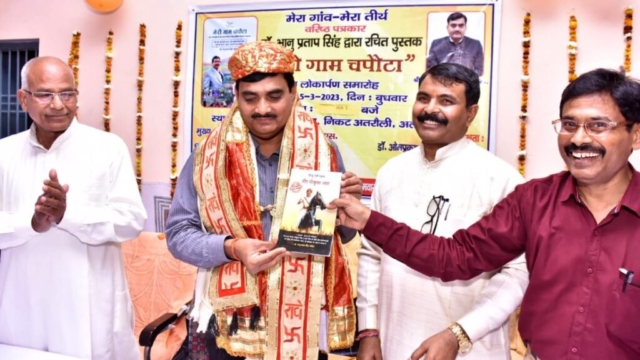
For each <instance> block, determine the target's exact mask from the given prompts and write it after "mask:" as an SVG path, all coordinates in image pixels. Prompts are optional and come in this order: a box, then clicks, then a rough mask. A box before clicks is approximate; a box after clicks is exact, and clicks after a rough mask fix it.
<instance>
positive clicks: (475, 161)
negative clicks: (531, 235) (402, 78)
mask: <svg viewBox="0 0 640 360" xmlns="http://www.w3.org/2000/svg"><path fill="white" fill-rule="evenodd" d="M479 97H480V83H479V80H478V75H477V74H476V73H475V72H473V70H471V69H469V68H467V67H464V66H462V65H459V64H453V63H444V64H439V65H436V66H434V67H431V68H430V69H429V70H427V72H426V73H425V74H423V75H422V77H421V78H420V82H419V89H418V91H417V94H416V98H415V103H414V105H413V127H414V128H415V130H416V132H417V134H418V136H419V137H420V139H421V144H420V145H419V146H418V147H416V148H415V149H413V150H410V151H408V152H406V153H403V154H401V155H398V156H397V157H395V158H393V159H391V160H389V161H388V162H387V163H386V164H385V165H384V166H383V167H382V168H381V169H380V171H379V172H378V175H377V180H376V186H375V188H374V193H373V197H372V208H373V209H374V210H377V211H380V212H381V213H383V214H385V215H387V216H389V217H391V218H393V219H395V220H397V221H401V222H403V223H406V224H407V225H409V226H410V227H411V228H413V229H416V230H420V231H422V232H424V233H431V234H436V235H440V236H451V235H452V234H453V233H454V232H456V231H457V230H459V229H464V228H466V227H467V226H469V225H471V224H473V223H474V222H475V221H477V220H478V219H480V218H481V217H482V216H483V215H484V214H487V213H489V212H490V211H491V209H492V208H493V206H494V205H495V204H497V203H498V202H499V201H500V200H502V199H503V198H504V197H505V196H506V195H507V194H508V193H510V192H511V191H512V190H513V188H514V187H515V186H516V185H518V184H520V183H522V182H523V181H524V180H523V179H522V176H520V174H519V173H518V172H517V171H516V170H515V169H514V168H513V167H511V166H510V165H508V164H507V163H506V162H504V161H502V160H501V159H499V158H497V157H496V156H494V155H493V154H491V153H489V152H488V151H486V150H484V149H482V148H480V147H479V146H477V145H476V144H475V143H473V142H472V141H471V140H469V139H467V138H466V137H465V135H466V133H467V130H468V129H469V126H470V125H471V123H472V121H473V120H474V118H475V116H476V113H477V111H478V99H479ZM527 282H528V273H527V270H526V264H525V261H524V257H522V258H520V259H518V260H515V261H514V262H512V263H510V264H508V265H506V266H505V267H504V268H503V269H502V271H496V270H494V271H490V272H486V273H484V274H480V275H479V276H477V277H475V278H473V279H470V280H467V281H456V282H453V283H448V284H445V283H443V282H442V281H440V280H439V279H436V278H432V277H428V276H424V275H422V274H420V273H418V272H416V271H414V270H411V269H410V268H408V267H407V266H406V265H404V264H402V263H400V262H398V261H396V260H394V259H393V258H391V257H390V256H389V255H387V254H386V253H385V252H384V249H381V248H379V247H378V246H376V245H375V244H374V243H373V242H371V241H369V239H368V238H363V240H362V249H361V251H360V253H359V268H358V300H357V301H358V302H357V305H358V321H359V330H360V333H359V337H360V339H361V340H360V349H359V352H358V359H360V360H381V359H394V360H395V359H407V358H408V357H409V356H410V355H411V353H412V352H413V350H415V349H416V348H417V347H418V346H419V345H420V344H421V343H422V342H423V341H424V342H425V343H426V344H427V347H428V348H429V356H430V357H429V358H430V359H444V360H447V359H455V358H456V357H458V354H459V353H460V358H461V359H462V358H464V359H469V360H472V359H482V360H492V359H495V360H508V359H510V350H509V336H508V324H507V320H508V319H509V315H510V314H511V313H512V312H513V311H514V310H515V309H516V307H517V306H518V305H520V302H521V300H522V296H523V294H524V290H525V288H526V285H527ZM403 329H404V330H403ZM408 329H410V331H409V330H408ZM425 339H427V340H426V341H425ZM463 354H464V355H463Z"/></svg>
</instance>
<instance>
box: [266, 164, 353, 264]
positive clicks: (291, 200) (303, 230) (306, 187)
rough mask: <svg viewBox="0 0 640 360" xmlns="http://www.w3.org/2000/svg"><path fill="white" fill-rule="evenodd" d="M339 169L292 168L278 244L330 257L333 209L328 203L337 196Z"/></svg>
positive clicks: (334, 212)
mask: <svg viewBox="0 0 640 360" xmlns="http://www.w3.org/2000/svg"><path fill="white" fill-rule="evenodd" d="M341 179H342V174H341V173H339V172H326V171H311V170H301V169H293V170H292V171H291V177H290V178H289V188H288V189H287V196H286V198H285V204H284V212H283V216H282V223H281V224H280V233H279V235H278V247H284V248H286V249H287V250H288V251H291V252H294V253H302V254H309V255H320V256H329V255H331V248H332V246H333V234H334V231H335V227H336V214H337V210H336V209H332V210H330V209H327V204H328V203H329V202H331V201H332V200H334V199H337V198H338V197H339V196H340V182H341Z"/></svg>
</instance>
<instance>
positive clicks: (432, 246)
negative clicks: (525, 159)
mask: <svg viewBox="0 0 640 360" xmlns="http://www.w3.org/2000/svg"><path fill="white" fill-rule="evenodd" d="M639 98H640V82H639V81H638V80H636V79H632V78H629V77H626V76H625V74H624V72H618V71H614V70H607V69H596V70H593V71H590V72H587V73H584V74H582V75H581V76H579V77H578V78H577V79H576V80H575V81H573V82H572V83H571V84H569V85H568V86H567V87H566V88H565V90H564V92H563V93H562V98H561V100H560V119H558V120H555V121H553V122H552V125H553V127H554V129H555V131H556V132H557V133H558V149H559V150H560V155H561V156H562V158H563V160H564V162H565V163H566V164H567V167H568V168H569V171H563V172H560V173H557V174H553V175H551V176H548V177H546V178H541V179H536V180H531V181H529V182H527V183H525V184H523V185H520V186H518V187H516V189H515V190H514V191H513V192H512V193H511V194H509V195H508V196H507V197H506V198H505V199H504V200H502V201H501V202H500V203H498V204H497V205H496V206H495V208H494V209H493V211H492V212H491V213H490V214H488V215H486V216H484V217H483V218H482V219H480V221H478V222H476V223H475V224H473V225H471V226H470V227H469V228H468V229H466V230H460V231H458V232H456V233H455V234H454V235H453V237H451V238H444V237H439V236H434V235H430V234H427V235H425V234H421V233H419V232H417V231H414V230H411V229H410V228H409V227H408V226H406V225H403V224H399V223H397V222H395V221H394V220H392V219H390V218H388V217H386V216H384V215H382V214H380V213H377V212H375V211H373V212H372V211H370V210H369V209H368V208H367V207H365V206H363V205H362V204H360V202H359V201H357V200H356V199H353V198H348V197H347V198H345V199H338V200H336V201H335V203H334V205H337V206H340V207H342V208H343V209H342V210H341V216H340V220H341V222H342V224H343V225H348V226H350V227H355V228H357V229H363V234H364V235H366V236H367V238H368V239H369V241H372V242H375V243H376V244H378V245H379V246H381V247H382V249H383V250H384V251H385V253H387V254H389V256H391V257H393V258H395V259H397V260H399V261H402V262H404V263H405V264H407V265H408V266H409V267H411V268H413V269H415V270H417V271H420V272H421V273H424V274H427V275H430V276H436V277H439V278H441V279H443V280H444V281H451V280H455V279H467V278H470V277H473V276H476V275H477V274H479V273H481V272H483V271H490V270H491V269H496V268H498V267H499V266H501V265H503V264H504V263H506V262H507V261H509V260H510V259H513V258H515V257H516V256H518V255H520V254H521V253H522V252H523V251H525V253H526V258H527V264H528V267H529V272H530V282H529V287H528V288H527V291H526V293H525V296H524V300H523V302H522V310H521V313H520V323H519V328H520V333H521V335H522V339H523V340H524V341H525V342H526V343H528V345H529V347H528V351H529V354H528V355H527V356H528V359H536V358H538V359H544V360H546V359H584V360H591V359H593V360H600V359H629V360H630V359H638V358H640V337H638V333H639V332H640V323H639V322H638V319H640V281H638V280H637V277H635V278H634V274H636V273H637V272H638V271H640V257H638V254H640V241H638V239H639V238H640V197H638V193H640V174H639V173H638V172H636V171H635V170H634V169H633V167H632V166H631V165H630V164H629V162H628V159H629V156H630V155H631V153H632V152H633V151H634V150H637V149H638V148H640V102H638V99H639ZM424 350H425V349H424V348H420V349H418V350H417V351H416V352H415V353H414V354H413V355H412V359H414V360H415V359H418V358H421V356H422V355H423V354H424ZM427 354H428V352H427Z"/></svg>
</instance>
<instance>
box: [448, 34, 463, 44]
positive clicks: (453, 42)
mask: <svg viewBox="0 0 640 360" xmlns="http://www.w3.org/2000/svg"><path fill="white" fill-rule="evenodd" d="M465 37H466V36H463V37H462V40H460V42H459V43H457V44H456V42H455V41H453V39H452V38H451V36H449V42H450V43H452V44H453V45H460V44H462V43H463V42H464V39H465Z"/></svg>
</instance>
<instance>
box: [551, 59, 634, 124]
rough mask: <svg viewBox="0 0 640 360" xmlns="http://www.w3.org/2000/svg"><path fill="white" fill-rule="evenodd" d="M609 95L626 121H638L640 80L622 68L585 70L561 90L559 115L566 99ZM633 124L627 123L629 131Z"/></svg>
mask: <svg viewBox="0 0 640 360" xmlns="http://www.w3.org/2000/svg"><path fill="white" fill-rule="evenodd" d="M595 94H600V95H609V96H611V98H612V99H613V102H615V103H616V105H617V106H618V109H619V110H620V113H621V114H622V116H623V117H624V119H625V120H626V121H630V122H633V123H634V124H638V123H640V101H638V99H640V82H638V80H636V79H632V78H629V77H627V76H626V74H625V72H624V71H623V70H620V71H616V70H612V69H602V68H600V69H595V70H591V71H589V72H586V73H584V74H582V75H580V76H578V78H576V79H575V80H574V81H573V82H572V83H570V84H569V85H568V86H567V87H566V88H565V89H564V91H563V92H562V98H561V99H560V117H562V108H563V107H564V105H565V104H566V103H567V101H569V100H572V99H575V98H578V97H581V96H587V95H595ZM632 126H633V124H630V125H627V130H628V131H631V127H632Z"/></svg>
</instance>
